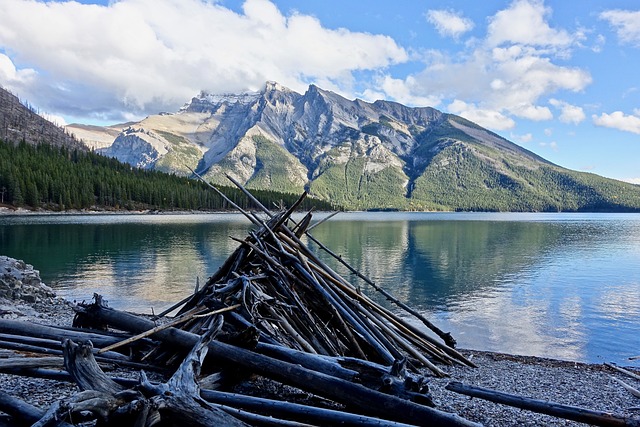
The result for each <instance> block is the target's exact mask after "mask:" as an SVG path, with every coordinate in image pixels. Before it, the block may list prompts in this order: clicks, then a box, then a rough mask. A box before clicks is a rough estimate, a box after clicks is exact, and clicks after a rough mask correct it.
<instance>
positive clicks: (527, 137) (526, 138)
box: [510, 132, 533, 143]
mask: <svg viewBox="0 0 640 427" xmlns="http://www.w3.org/2000/svg"><path fill="white" fill-rule="evenodd" d="M510 138H511V139H512V140H514V141H519V142H523V143H527V142H531V141H533V134H532V133H530V132H529V133H525V134H524V135H518V134H515V133H511V136H510Z"/></svg>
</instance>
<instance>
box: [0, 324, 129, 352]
mask: <svg viewBox="0 0 640 427" xmlns="http://www.w3.org/2000/svg"><path fill="white" fill-rule="evenodd" d="M0 332H1V333H5V334H13V335H22V336H29V337H33V338H43V339H48V340H55V341H58V342H62V341H63V340H64V339H70V340H73V341H91V342H92V343H93V345H94V346H96V347H105V346H107V345H110V344H115V343H117V342H120V341H122V339H123V338H121V337H114V336H110V335H108V334H106V333H105V334H102V333H100V334H98V333H93V332H85V331H80V330H77V329H75V330H72V329H68V328H57V327H54V326H46V325H40V324H38V323H32V322H24V321H20V320H9V319H0ZM125 338H126V337H125Z"/></svg>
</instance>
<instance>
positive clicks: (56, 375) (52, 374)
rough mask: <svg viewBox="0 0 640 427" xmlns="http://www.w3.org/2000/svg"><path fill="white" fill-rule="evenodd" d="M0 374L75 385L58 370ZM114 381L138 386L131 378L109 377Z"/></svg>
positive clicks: (22, 370)
mask: <svg viewBox="0 0 640 427" xmlns="http://www.w3.org/2000/svg"><path fill="white" fill-rule="evenodd" d="M0 373H3V374H9V375H17V376H21V377H29V378H42V379H46V380H55V381H61V382H68V383H73V382H75V380H74V379H73V377H72V376H71V375H70V374H69V373H68V372H67V371H62V370H56V369H46V368H13V369H0ZM109 378H111V380H112V381H115V382H116V383H118V384H120V385H122V386H124V387H125V388H133V387H135V386H136V385H137V384H138V381H137V380H133V379H131V378H122V377H109Z"/></svg>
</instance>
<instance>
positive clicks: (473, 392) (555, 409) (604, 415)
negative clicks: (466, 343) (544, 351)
mask: <svg viewBox="0 0 640 427" xmlns="http://www.w3.org/2000/svg"><path fill="white" fill-rule="evenodd" d="M446 389H447V390H450V391H453V392H456V393H460V394H464V395H467V396H472V397H478V398H480V399H485V400H489V401H491V402H495V403H501V404H504V405H509V406H514V407H516V408H521V409H526V410H529V411H533V412H538V413H541V414H547V415H551V416H554V417H558V418H564V419H567V420H573V421H578V422H581V423H586V424H592V425H596V426H605V427H611V426H616V427H618V426H619V427H638V426H640V420H638V419H635V420H634V419H631V418H625V417H621V416H617V415H614V414H611V413H609V412H602V411H592V410H590V409H585V408H579V407H576V406H569V405H562V404H560V403H555V402H548V401H544V400H537V399H531V398H528V397H523V396H517V395H513V394H509V393H503V392H499V391H495V390H490V389H487V388H483V387H477V386H473V385H468V384H463V383H461V382H458V381H452V382H450V383H449V384H447V386H446Z"/></svg>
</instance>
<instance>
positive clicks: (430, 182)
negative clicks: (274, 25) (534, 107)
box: [68, 82, 579, 210]
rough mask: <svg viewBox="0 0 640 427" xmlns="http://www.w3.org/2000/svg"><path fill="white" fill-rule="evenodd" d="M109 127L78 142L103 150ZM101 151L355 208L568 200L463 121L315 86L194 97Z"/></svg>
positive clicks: (545, 167) (541, 172) (550, 206)
mask: <svg viewBox="0 0 640 427" xmlns="http://www.w3.org/2000/svg"><path fill="white" fill-rule="evenodd" d="M116 128H117V126H116V127H111V128H104V129H103V130H100V129H94V133H93V135H89V134H88V133H87V129H86V127H85V128H83V131H84V132H85V133H84V135H85V138H87V137H88V138H89V139H93V140H105V139H107V137H106V136H105V135H106V133H107V132H113V131H114V129H116ZM68 130H70V131H71V132H73V131H74V126H70V127H68ZM101 132H102V133H101ZM100 151H101V152H102V153H103V154H105V155H108V156H113V157H116V158H118V159H119V160H121V161H124V162H127V163H130V164H132V165H134V166H137V167H143V168H149V169H158V170H163V171H167V172H173V173H178V174H184V175H189V174H190V172H189V169H190V168H192V169H195V170H196V171H197V172H198V173H200V174H201V175H204V176H205V177H206V178H207V179H208V180H210V181H212V182H214V183H218V184H224V185H227V184H229V182H228V181H227V179H226V178H225V174H229V175H231V176H233V177H234V178H235V179H237V180H239V181H240V182H241V183H243V184H244V185H246V186H247V187H249V188H256V189H270V190H277V191H284V192H296V193H297V192H300V191H302V190H303V189H304V190H307V191H309V192H310V194H311V195H312V196H315V197H319V198H324V199H327V200H331V201H333V202H335V203H338V204H340V205H342V206H346V207H349V208H354V209H367V208H399V209H441V208H444V209H452V208H453V209H489V210H494V209H495V210H509V209H510V208H511V206H513V205H514V204H516V205H518V206H521V207H519V208H518V209H517V210H555V209H562V208H563V206H564V204H565V203H566V201H565V200H561V199H563V196H562V195H561V194H560V193H562V192H563V191H565V190H566V189H559V188H556V187H557V185H556V184H554V185H556V187H554V189H553V192H554V194H553V195H549V194H546V193H547V190H546V189H544V190H540V188H538V186H539V185H547V184H544V183H548V182H551V181H553V182H556V181H558V179H557V178H555V177H553V176H554V174H556V173H562V174H564V173H565V172H566V171H567V170H565V169H562V168H560V167H558V166H556V165H553V164H551V163H550V162H548V161H546V160H545V159H543V158H541V157H540V156H538V155H536V154H534V153H532V152H530V151H528V150H526V149H524V148H522V147H520V146H518V145H516V144H514V143H512V142H510V141H508V140H506V139H505V138H502V137H500V136H499V135H497V134H495V133H493V132H490V131H488V130H486V129H484V128H482V127H480V126H478V125H476V124H474V123H472V122H470V121H468V120H465V119H463V118H461V117H458V116H455V115H451V114H445V113H443V112H441V111H438V110H436V109H434V108H430V107H421V108H411V107H407V106H404V105H401V104H399V103H395V102H389V101H376V102H373V103H369V102H365V101H362V100H359V99H356V100H348V99H346V98H344V97H342V96H340V95H338V94H336V93H333V92H330V91H327V90H323V89H321V88H319V87H317V86H315V85H311V86H309V88H308V89H307V91H306V92H305V93H304V94H300V93H297V92H295V91H292V90H290V89H288V88H286V87H283V86H281V85H279V84H278V83H275V82H267V83H266V85H265V86H264V88H263V89H262V90H260V91H258V92H247V93H240V94H210V93H207V92H201V93H200V94H199V95H198V96H196V97H194V98H193V99H192V100H191V101H190V102H188V103H187V104H186V105H184V106H183V107H182V108H181V109H180V110H179V111H178V112H176V113H163V114H159V115H153V116H149V117H147V118H145V119H144V120H141V121H140V122H138V123H131V124H128V125H127V127H122V129H121V131H120V133H119V134H118V135H117V136H116V137H115V138H114V141H113V143H112V144H111V145H109V146H107V147H105V148H101V149H100ZM550 176H551V178H550ZM572 179H573V178H572ZM554 180H555V181H554ZM542 193H545V194H542ZM556 193H557V194H556ZM460 195H463V196H460ZM463 199H464V200H463ZM523 199H526V201H525V202H522V200H523ZM530 199H531V200H530ZM478 200H485V201H484V202H481V203H480V202H478V203H479V204H478V205H476V201H478ZM577 206H578V208H579V204H578V205H577Z"/></svg>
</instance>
